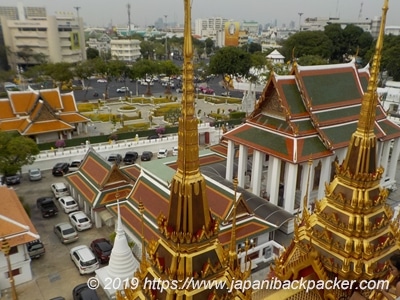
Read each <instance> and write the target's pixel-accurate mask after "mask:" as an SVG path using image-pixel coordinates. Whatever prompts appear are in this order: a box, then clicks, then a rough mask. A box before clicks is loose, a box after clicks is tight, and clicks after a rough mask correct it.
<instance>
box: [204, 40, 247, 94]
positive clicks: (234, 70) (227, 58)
mask: <svg viewBox="0 0 400 300" xmlns="http://www.w3.org/2000/svg"><path fill="white" fill-rule="evenodd" d="M251 66H252V61H251V55H250V54H249V53H247V52H246V51H244V50H243V49H240V48H237V47H224V48H221V49H219V50H218V51H216V52H215V54H214V55H213V56H212V57H211V60H210V64H209V67H208V72H209V73H210V74H216V75H222V78H223V80H224V84H225V86H230V85H231V80H232V78H233V77H232V76H239V75H240V76H248V75H249V71H250V68H251Z"/></svg>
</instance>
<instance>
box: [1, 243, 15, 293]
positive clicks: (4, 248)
mask: <svg viewBox="0 0 400 300" xmlns="http://www.w3.org/2000/svg"><path fill="white" fill-rule="evenodd" d="M1 251H2V252H3V253H4V256H5V258H6V260H7V268H8V278H9V281H10V285H11V293H12V299H13V300H18V295H17V290H16V289H15V282H14V276H13V273H12V268H11V261H10V244H9V243H8V240H6V239H4V238H3V239H2V241H1Z"/></svg>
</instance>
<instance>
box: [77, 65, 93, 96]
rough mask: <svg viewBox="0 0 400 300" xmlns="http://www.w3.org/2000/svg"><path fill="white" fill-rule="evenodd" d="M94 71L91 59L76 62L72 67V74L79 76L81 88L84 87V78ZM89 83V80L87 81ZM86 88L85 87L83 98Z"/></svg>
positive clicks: (86, 78)
mask: <svg viewBox="0 0 400 300" xmlns="http://www.w3.org/2000/svg"><path fill="white" fill-rule="evenodd" d="M94 73H95V70H94V64H93V61H91V60H85V61H82V62H80V63H78V64H77V65H76V66H75V68H74V75H75V76H76V77H78V78H79V80H80V81H81V83H82V88H83V89H85V80H88V79H89V78H90V77H91V76H93V75H94ZM88 82H89V84H90V81H88ZM87 92H88V89H85V99H86V95H87Z"/></svg>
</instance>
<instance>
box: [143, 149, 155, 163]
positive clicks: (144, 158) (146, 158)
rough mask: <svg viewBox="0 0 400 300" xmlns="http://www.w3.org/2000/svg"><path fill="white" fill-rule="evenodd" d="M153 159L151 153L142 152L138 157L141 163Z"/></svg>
mask: <svg viewBox="0 0 400 300" xmlns="http://www.w3.org/2000/svg"><path fill="white" fill-rule="evenodd" d="M152 158H153V152H151V151H143V153H142V156H141V157H140V160H141V161H149V160H151V159H152Z"/></svg>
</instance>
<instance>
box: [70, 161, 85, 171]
mask: <svg viewBox="0 0 400 300" xmlns="http://www.w3.org/2000/svg"><path fill="white" fill-rule="evenodd" d="M81 163H82V161H81V160H73V161H72V162H71V163H70V164H69V171H70V172H75V171H78V169H79V167H80V166H81Z"/></svg>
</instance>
